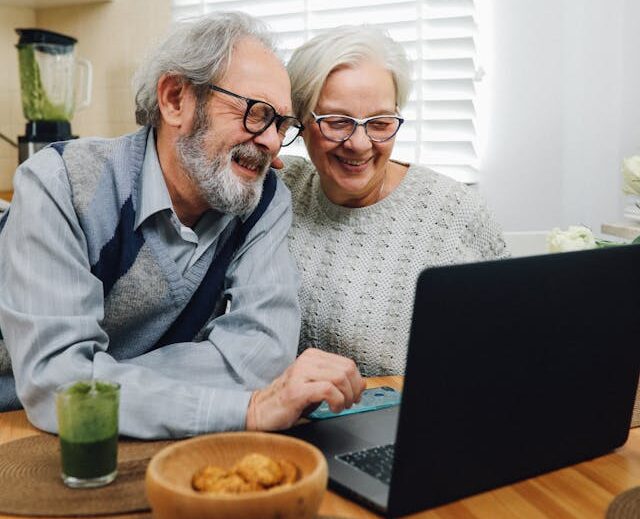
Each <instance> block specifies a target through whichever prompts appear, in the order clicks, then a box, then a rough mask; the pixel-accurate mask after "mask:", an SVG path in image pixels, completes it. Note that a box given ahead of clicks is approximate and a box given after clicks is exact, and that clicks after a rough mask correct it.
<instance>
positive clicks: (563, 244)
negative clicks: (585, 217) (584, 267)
mask: <svg viewBox="0 0 640 519" xmlns="http://www.w3.org/2000/svg"><path fill="white" fill-rule="evenodd" d="M547 246H548V247H549V252H569V251H574V250H585V249H594V248H595V247H596V240H595V238H594V237H593V233H592V232H591V229H589V228H587V227H583V226H581V225H570V226H569V229H568V230H566V231H563V230H562V229H558V228H557V227H556V228H554V229H551V232H550V233H549V234H548V235H547Z"/></svg>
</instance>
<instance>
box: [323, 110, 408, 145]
mask: <svg viewBox="0 0 640 519" xmlns="http://www.w3.org/2000/svg"><path fill="white" fill-rule="evenodd" d="M311 115H313V118H314V119H315V120H316V123H318V127H319V128H320V133H322V135H324V136H325V137H326V138H327V139H329V140H330V141H334V142H344V141H346V140H347V139H349V138H350V137H351V136H352V135H353V134H354V132H355V131H356V128H357V127H358V126H363V127H364V131H365V133H366V134H367V137H369V139H371V140H372V141H373V142H385V141H388V140H389V139H391V138H392V137H393V136H394V135H395V134H396V133H398V130H399V129H400V126H401V125H402V123H403V122H404V119H403V118H402V117H400V116H398V115H374V116H373V117H367V118H365V119H356V118H355V117H349V116H348V115H336V114H327V115H316V114H315V113H314V112H311Z"/></svg>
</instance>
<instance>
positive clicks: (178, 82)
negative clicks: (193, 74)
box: [157, 74, 195, 128]
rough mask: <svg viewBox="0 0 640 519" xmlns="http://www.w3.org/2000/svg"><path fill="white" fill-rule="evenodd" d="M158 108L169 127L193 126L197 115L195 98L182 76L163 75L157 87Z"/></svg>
mask: <svg viewBox="0 0 640 519" xmlns="http://www.w3.org/2000/svg"><path fill="white" fill-rule="evenodd" d="M157 96H158V108H159V109H160V113H161V114H162V120H163V122H164V123H165V124H167V125H168V126H173V127H176V128H184V127H185V126H186V127H189V128H190V126H191V122H192V120H193V115H194V113H195V98H194V95H193V90H192V88H191V86H190V84H189V82H188V81H185V80H184V78H182V77H180V76H175V75H171V74H163V75H162V76H161V77H160V79H159V80H158V86H157Z"/></svg>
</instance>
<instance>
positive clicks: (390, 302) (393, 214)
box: [281, 157, 508, 376]
mask: <svg viewBox="0 0 640 519" xmlns="http://www.w3.org/2000/svg"><path fill="white" fill-rule="evenodd" d="M284 160H285V164H286V167H285V169H284V170H283V172H282V173H281V175H282V178H283V180H284V181H285V183H286V184H287V186H288V187H289V189H290V190H291V194H292V196H293V212H294V220H293V226H292V228H291V231H290V233H289V247H290V249H291V251H292V253H293V255H294V257H295V258H296V260H297V263H298V267H299V270H300V274H301V277H302V285H301V291H300V303H301V306H302V329H301V332H300V344H299V349H300V350H303V349H305V348H307V347H310V346H313V347H317V348H321V349H323V350H327V351H331V352H334V353H338V354H340V355H345V356H347V357H350V358H352V359H354V360H355V361H356V363H357V364H358V367H359V368H360V371H361V373H362V374H363V375H366V376H376V375H393V374H402V373H403V372H404V364H405V357H406V351H407V343H408V339H409V329H410V324H411V314H412V308H413V298H414V290H415V285H416V281H417V278H418V275H419V273H420V272H421V271H422V270H423V269H424V268H425V267H429V266H436V265H445V264H451V263H463V262H471V261H478V260H482V259H493V258H500V257H505V256H507V255H508V253H507V251H506V248H505V243H504V240H503V238H502V234H501V230H500V228H499V226H498V225H497V224H496V222H495V221H494V220H493V219H492V217H491V215H490V213H489V212H488V210H487V208H486V207H485V205H484V203H483V202H482V200H481V198H480V196H479V195H478V194H477V192H476V191H475V190H473V189H471V188H469V187H467V186H465V185H464V184H461V183H458V182H456V181H454V180H452V179H450V178H448V177H445V176H443V175H440V174H438V173H435V172H433V171H431V170H429V169H426V168H424V167H420V166H411V167H410V168H409V170H408V171H407V173H406V175H405V178H404V179H403V180H402V182H401V183H400V185H399V186H398V187H397V188H396V189H395V190H394V191H393V192H392V193H390V194H389V195H388V196H387V197H386V198H384V199H383V200H381V201H380V202H378V203H376V204H374V205H371V206H368V207H363V208H355V209H354V208H348V207H342V206H339V205H335V204H333V203H332V202H331V201H329V199H328V198H327V197H326V196H325V195H324V192H323V191H322V189H321V187H320V182H319V178H318V174H317V172H316V170H315V168H314V166H313V164H312V163H310V162H309V161H307V160H305V159H302V158H299V157H284Z"/></svg>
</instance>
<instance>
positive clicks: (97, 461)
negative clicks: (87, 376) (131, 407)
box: [56, 380, 120, 486]
mask: <svg viewBox="0 0 640 519" xmlns="http://www.w3.org/2000/svg"><path fill="white" fill-rule="evenodd" d="M119 389H120V386H119V385H118V384H115V383H112V382H106V381H99V380H87V381H84V380H83V381H79V382H74V383H72V384H67V385H65V386H62V387H61V388H60V389H59V390H58V392H57V395H56V407H57V415H58V433H59V435H60V450H61V455H62V477H63V480H64V481H65V483H67V484H69V485H71V486H97V485H98V484H106V483H108V482H110V481H112V480H113V478H114V477H115V473H116V468H117V463H118V461H117V460H118V403H119ZM105 479H108V481H105ZM70 481H71V483H70ZM83 481H85V482H86V481H89V482H91V481H94V482H95V483H96V484H95V485H93V484H82V482H83ZM74 482H75V483H76V484H72V483H74Z"/></svg>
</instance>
